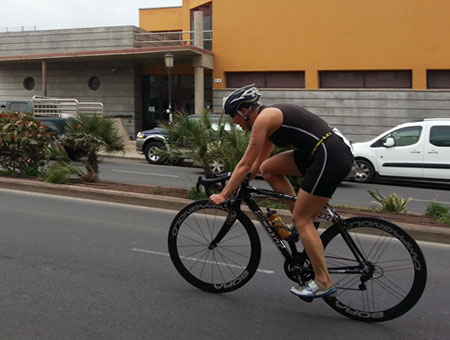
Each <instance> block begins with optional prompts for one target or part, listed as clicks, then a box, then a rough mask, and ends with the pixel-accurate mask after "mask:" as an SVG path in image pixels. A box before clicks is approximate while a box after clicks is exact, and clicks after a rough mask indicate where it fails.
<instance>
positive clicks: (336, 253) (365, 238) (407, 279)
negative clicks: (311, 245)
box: [321, 217, 427, 322]
mask: <svg viewBox="0 0 450 340" xmlns="http://www.w3.org/2000/svg"><path fill="white" fill-rule="evenodd" d="M343 227H344V229H346V230H347V231H348V232H349V233H350V235H351V236H352V238H353V240H354V242H355V243H356V244H357V246H358V247H359V248H360V250H361V252H362V253H363V254H364V256H366V258H367V260H369V261H371V263H373V265H374V269H375V270H374V272H373V274H372V275H371V277H370V278H369V279H368V281H367V282H366V284H365V287H364V286H360V285H361V278H362V277H363V274H351V273H343V272H339V266H345V265H347V266H351V265H356V260H355V257H354V256H353V255H352V253H351V251H350V249H349V247H348V246H347V245H345V244H344V243H345V242H344V240H343V238H342V236H341V235H340V232H339V226H338V225H333V226H331V227H330V228H329V229H327V230H326V231H325V232H324V233H323V234H322V235H321V238H322V242H323V244H324V248H325V259H326V262H327V267H328V270H329V272H330V276H331V279H332V281H333V282H334V283H335V284H336V286H337V294H336V296H335V297H333V298H324V301H325V302H326V303H327V304H328V305H329V306H330V307H331V308H333V309H334V310H335V311H337V312H339V313H341V314H343V315H345V316H347V317H349V318H351V319H355V320H359V321H366V322H381V321H388V320H392V319H394V318H397V317H399V316H401V315H403V314H405V313H406V312H408V311H409V310H410V309H411V308H412V307H413V306H414V305H415V304H416V303H417V301H418V300H419V299H420V297H421V295H422V293H423V291H424V289H425V285H426V280H427V267H426V262H425V258H424V256H423V253H422V251H421V249H420V247H419V246H418V244H417V243H416V242H415V241H414V239H413V238H412V237H411V236H410V235H409V234H408V233H406V232H405V231H404V230H403V229H401V228H400V227H398V226H397V225H395V224H393V223H390V222H388V221H385V220H382V219H378V218H372V217H355V218H349V219H346V220H344V223H343ZM343 268H344V267H341V271H343Z"/></svg>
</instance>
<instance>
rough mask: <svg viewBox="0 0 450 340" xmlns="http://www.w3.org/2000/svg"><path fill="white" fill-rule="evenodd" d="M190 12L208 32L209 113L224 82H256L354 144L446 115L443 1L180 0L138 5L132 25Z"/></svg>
mask: <svg viewBox="0 0 450 340" xmlns="http://www.w3.org/2000/svg"><path fill="white" fill-rule="evenodd" d="M195 10H202V11H203V13H204V16H205V26H204V28H205V29H211V30H212V44H211V47H210V48H211V50H212V52H213V53H214V70H213V108H214V111H215V112H219V111H220V109H221V105H222V103H223V98H224V97H226V96H227V95H228V94H229V93H230V90H231V89H233V88H236V87H240V86H243V85H246V84H250V83H255V84H256V85H257V86H258V87H259V88H260V89H261V90H262V93H263V102H264V103H265V104H275V103H281V102H286V101H288V102H292V103H295V104H298V105H301V106H304V107H306V108H307V109H310V110H311V111H313V112H315V113H317V114H319V115H320V116H322V117H323V118H325V119H326V120H327V121H329V122H330V123H331V124H333V125H336V126H338V127H340V128H341V130H343V131H344V133H345V134H346V135H348V136H349V137H350V138H351V139H352V140H354V141H362V140H367V139H368V138H370V137H373V136H375V135H377V134H378V133H381V132H382V131H384V130H385V129H386V128H388V127H392V126H394V125H396V124H399V123H402V122H405V121H410V120H416V119H421V118H428V117H450V101H449V100H450V92H449V90H450V20H448V18H449V17H450V2H448V1H446V0H436V1H428V0H417V1H409V0H396V1H390V0H379V1H361V0H344V1H334V0H317V1H307V0H284V1H279V2H276V3H275V2H273V1H268V0H246V1H240V0H212V1H200V0H184V1H183V5H182V6H181V7H177V8H159V9H141V10H140V27H141V28H144V29H146V30H149V31H186V30H188V29H189V28H190V26H191V20H190V19H191V18H192V11H195Z"/></svg>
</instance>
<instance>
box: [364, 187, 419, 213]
mask: <svg viewBox="0 0 450 340" xmlns="http://www.w3.org/2000/svg"><path fill="white" fill-rule="evenodd" d="M368 192H369V194H370V196H372V197H373V198H374V199H375V200H376V202H373V203H374V204H375V205H376V207H377V209H378V210H379V211H390V212H394V213H400V212H402V211H403V210H404V209H405V207H406V204H407V203H408V202H409V201H410V200H411V199H412V198H411V197H410V198H402V197H400V196H399V195H397V194H396V193H394V194H391V195H389V196H386V197H385V196H383V195H381V194H380V193H379V192H378V190H377V191H376V192H374V191H372V190H368Z"/></svg>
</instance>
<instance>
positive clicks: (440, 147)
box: [423, 120, 450, 180]
mask: <svg viewBox="0 0 450 340" xmlns="http://www.w3.org/2000/svg"><path fill="white" fill-rule="evenodd" d="M426 124H427V126H428V128H427V136H426V137H427V138H426V139H425V141H424V143H425V153H424V169H423V173H424V177H425V178H433V179H444V180H450V120H446V121H426Z"/></svg>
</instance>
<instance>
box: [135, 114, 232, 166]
mask: <svg viewBox="0 0 450 340" xmlns="http://www.w3.org/2000/svg"><path fill="white" fill-rule="evenodd" d="M199 118H200V116H199V115H192V116H189V119H199ZM209 118H210V120H211V123H212V124H211V127H212V128H213V129H214V130H217V129H218V128H219V125H218V122H219V119H220V118H219V117H218V116H213V115H210V117H209ZM236 128H239V127H236ZM230 129H231V126H230V124H228V123H225V130H227V131H229V130H230ZM168 138H169V135H168V133H167V131H166V130H165V129H164V128H162V127H155V128H153V129H149V130H144V131H141V132H138V133H137V135H136V151H137V152H138V153H140V154H144V155H145V159H146V160H147V162H148V163H150V164H164V163H165V159H164V157H162V156H161V153H159V152H158V151H160V150H167V149H168V147H169V143H168ZM186 161H188V160H186ZM210 167H211V170H212V171H213V172H214V173H221V172H223V171H225V164H224V162H223V161H222V160H219V159H218V160H213V161H211V164H210Z"/></svg>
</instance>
